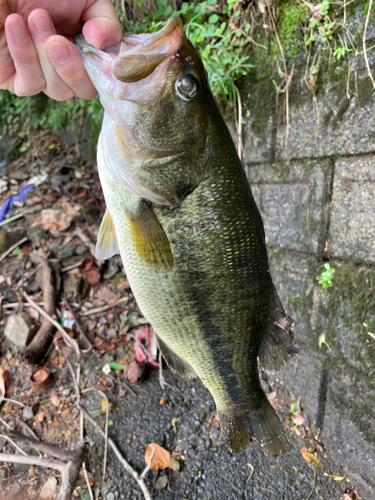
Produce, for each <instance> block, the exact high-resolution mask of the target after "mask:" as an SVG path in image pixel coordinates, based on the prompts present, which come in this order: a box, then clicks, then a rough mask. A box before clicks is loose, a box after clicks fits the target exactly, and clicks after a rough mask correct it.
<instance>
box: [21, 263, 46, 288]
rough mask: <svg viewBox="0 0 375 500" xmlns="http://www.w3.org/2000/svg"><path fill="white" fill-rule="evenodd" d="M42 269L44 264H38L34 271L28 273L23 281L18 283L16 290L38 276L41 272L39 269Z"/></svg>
mask: <svg viewBox="0 0 375 500" xmlns="http://www.w3.org/2000/svg"><path fill="white" fill-rule="evenodd" d="M41 267H42V263H40V264H38V265H37V266H36V267H35V268H34V269H33V270H32V271H29V272H28V273H26V274H25V275H24V276H23V279H21V280H20V281H19V282H18V284H17V286H16V287H15V288H16V290H17V289H18V288H20V287H21V286H22V284H23V282H24V281H27V280H29V279H30V278H31V277H32V276H34V274H36V273H37V272H38V271H39V269H40V268H41Z"/></svg>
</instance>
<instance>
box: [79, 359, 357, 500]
mask: <svg viewBox="0 0 375 500" xmlns="http://www.w3.org/2000/svg"><path fill="white" fill-rule="evenodd" d="M93 363H94V360H93V359H90V360H89V362H88V363H87V364H86V367H85V370H84V372H85V373H86V374H87V375H89V378H90V379H92V378H94V379H95V377H92V376H93V374H95V373H97V370H95V368H94V365H93ZM163 374H164V376H165V379H166V381H167V382H168V384H170V386H171V387H167V388H164V389H162V388H161V387H160V384H159V377H158V373H157V372H155V371H154V372H152V373H151V374H150V376H149V377H148V379H147V380H145V381H144V382H143V383H141V384H138V385H137V386H135V387H134V391H135V392H136V393H137V396H136V397H132V396H128V395H127V396H125V397H123V398H120V399H118V398H116V394H115V393H114V394H113V397H112V398H111V400H112V402H113V403H115V404H118V406H119V408H118V409H117V410H116V411H114V412H113V413H112V414H111V419H112V420H113V426H112V427H111V430H110V436H111V437H112V439H113V440H114V441H115V442H116V444H117V445H118V446H119V448H120V449H121V451H122V453H123V455H124V456H125V457H126V458H128V459H129V462H130V463H131V465H132V466H133V467H134V468H135V469H136V470H137V471H139V472H141V471H142V470H143V468H144V466H145V462H144V451H145V449H146V446H147V444H149V443H153V442H156V443H158V444H160V445H161V446H163V447H165V448H166V449H168V450H171V451H172V450H174V451H177V452H179V453H180V454H181V459H182V460H181V463H182V466H181V472H180V473H176V472H172V475H171V483H170V489H169V490H167V489H163V490H161V491H155V493H154V498H155V499H160V500H162V499H163V500H185V499H186V500H210V499H212V500H214V499H215V500H224V499H225V500H227V499H244V500H245V499H252V500H265V499H280V500H281V499H283V500H284V499H289V498H295V499H301V500H302V499H305V500H307V499H308V500H310V499H311V500H312V499H324V500H339V499H341V498H342V496H343V493H344V490H345V489H346V488H348V486H349V484H348V482H347V481H345V480H343V481H335V480H334V479H333V478H331V477H327V476H324V475H323V474H324V472H325V473H326V474H329V475H332V476H341V475H342V476H344V474H343V473H342V471H340V468H339V467H338V466H337V464H334V463H333V462H332V461H331V460H330V458H329V451H328V450H327V451H326V453H325V454H324V455H323V456H319V459H320V460H321V462H322V464H323V465H324V471H323V470H319V469H317V468H316V467H315V466H313V465H309V464H307V463H306V462H305V461H304V460H303V458H302V455H301V453H300V451H299V450H300V449H301V448H302V446H306V443H307V446H309V444H308V442H307V439H304V440H301V441H299V439H298V438H297V437H296V436H295V435H294V436H292V438H291V439H290V442H291V443H292V445H293V451H292V452H291V453H289V454H287V455H285V456H282V457H279V458H278V459H277V460H273V459H270V458H268V457H266V456H265V455H264V454H263V452H262V451H261V449H260V448H259V446H258V445H257V444H256V443H255V442H254V443H252V445H251V446H250V447H249V448H248V449H247V450H246V452H244V453H241V454H239V455H234V454H233V453H231V452H229V451H228V449H227V446H226V445H225V443H224V442H223V440H221V439H220V431H219V429H218V428H217V426H216V424H215V423H214V422H212V418H213V417H214V415H215V413H216V412H215V405H214V403H213V400H212V397H211V395H210V394H209V393H208V391H207V390H206V389H205V388H204V387H203V385H202V384H201V382H200V381H199V380H197V379H194V380H191V381H190V382H188V381H185V380H183V379H181V378H180V377H179V376H177V375H173V374H171V372H169V370H163ZM90 375H91V376H90ZM92 382H94V380H92ZM268 383H269V384H272V389H273V390H277V395H278V399H279V402H280V403H282V408H281V411H278V414H279V416H280V417H281V418H284V417H286V415H287V413H288V407H289V401H290V395H289V393H288V391H287V390H286V389H285V388H284V387H283V386H282V385H281V383H272V382H271V381H270V380H269V381H268ZM115 392H116V391H115ZM161 400H165V404H160V401H161ZM283 400H284V401H283ZM98 401H99V400H98V399H95V396H93V397H92V398H91V404H92V405H94V406H96V407H97V406H98ZM283 403H285V404H283ZM101 418H102V424H104V417H101ZM285 429H286V432H288V429H287V427H286V426H285ZM102 445H103V441H102V439H101V438H98V435H97V434H95V433H94V432H90V448H91V450H92V453H93V457H94V456H96V457H97V460H98V461H101V458H100V457H102V454H103V446H102ZM98 467H99V469H100V470H101V467H100V466H99V465H98ZM252 470H253V473H252V475H251V477H250V474H251V472H252ZM98 472H99V470H98ZM161 474H167V472H166V471H163V472H162V473H161ZM97 475H98V476H100V473H98V474H97ZM154 477H155V472H153V471H151V472H149V473H148V476H147V484H148V486H149V488H150V490H151V488H152V485H153V482H154ZM249 477H250V479H249ZM314 478H315V479H314ZM111 493H113V494H114V496H113V495H112V494H111ZM102 494H103V498H108V499H113V498H116V499H117V498H118V499H132V500H133V499H137V498H142V495H141V493H140V490H139V489H138V487H137V485H136V483H135V482H134V481H133V480H132V479H131V478H130V477H129V476H128V474H127V473H126V472H125V471H124V470H123V469H122V467H121V465H120V464H119V462H118V461H117V459H116V458H115V457H114V455H113V454H112V453H111V451H110V452H109V471H108V478H107V480H106V483H105V485H104V486H103V488H102Z"/></svg>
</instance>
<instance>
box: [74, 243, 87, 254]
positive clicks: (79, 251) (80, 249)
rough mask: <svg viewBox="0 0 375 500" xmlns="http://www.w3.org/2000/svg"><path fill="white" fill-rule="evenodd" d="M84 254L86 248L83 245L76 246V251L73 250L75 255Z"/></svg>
mask: <svg viewBox="0 0 375 500" xmlns="http://www.w3.org/2000/svg"><path fill="white" fill-rule="evenodd" d="M86 252H87V248H86V247H85V245H78V246H77V247H76V250H75V253H76V255H83V254H84V253H86Z"/></svg>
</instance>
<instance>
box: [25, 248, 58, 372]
mask: <svg viewBox="0 0 375 500" xmlns="http://www.w3.org/2000/svg"><path fill="white" fill-rule="evenodd" d="M41 261H42V269H43V301H44V307H45V309H46V312H47V314H49V315H50V316H53V315H54V314H55V313H56V291H55V279H54V273H53V269H52V266H51V265H50V264H49V262H48V260H47V259H46V258H41ZM53 332H54V325H53V324H51V323H50V321H49V320H48V319H47V318H44V320H43V321H42V325H41V327H40V328H39V330H38V331H37V333H36V335H35V337H34V338H33V339H32V341H31V342H30V344H29V345H28V346H27V347H26V348H25V350H24V355H25V356H26V358H27V359H29V360H31V361H33V362H34V363H35V362H39V361H40V360H41V359H42V358H43V356H44V354H45V352H46V348H47V345H48V342H50V340H51V337H52V335H53Z"/></svg>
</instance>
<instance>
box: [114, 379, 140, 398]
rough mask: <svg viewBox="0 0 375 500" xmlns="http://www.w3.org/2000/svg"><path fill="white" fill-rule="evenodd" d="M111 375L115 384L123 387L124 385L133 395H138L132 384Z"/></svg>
mask: <svg viewBox="0 0 375 500" xmlns="http://www.w3.org/2000/svg"><path fill="white" fill-rule="evenodd" d="M109 376H110V378H111V380H113V382H114V383H115V384H118V385H119V386H120V387H121V388H122V385H124V387H125V389H126V390H127V391H129V392H130V394H131V395H132V396H133V397H135V398H136V397H137V395H136V393H135V392H134V391H133V389H132V388H131V387H130V386H129V385H128V384H127V383H126V382H125V381H124V380H122V381H121V382H119V381H118V380H117V379H116V377H114V376H113V375H111V374H109Z"/></svg>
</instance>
